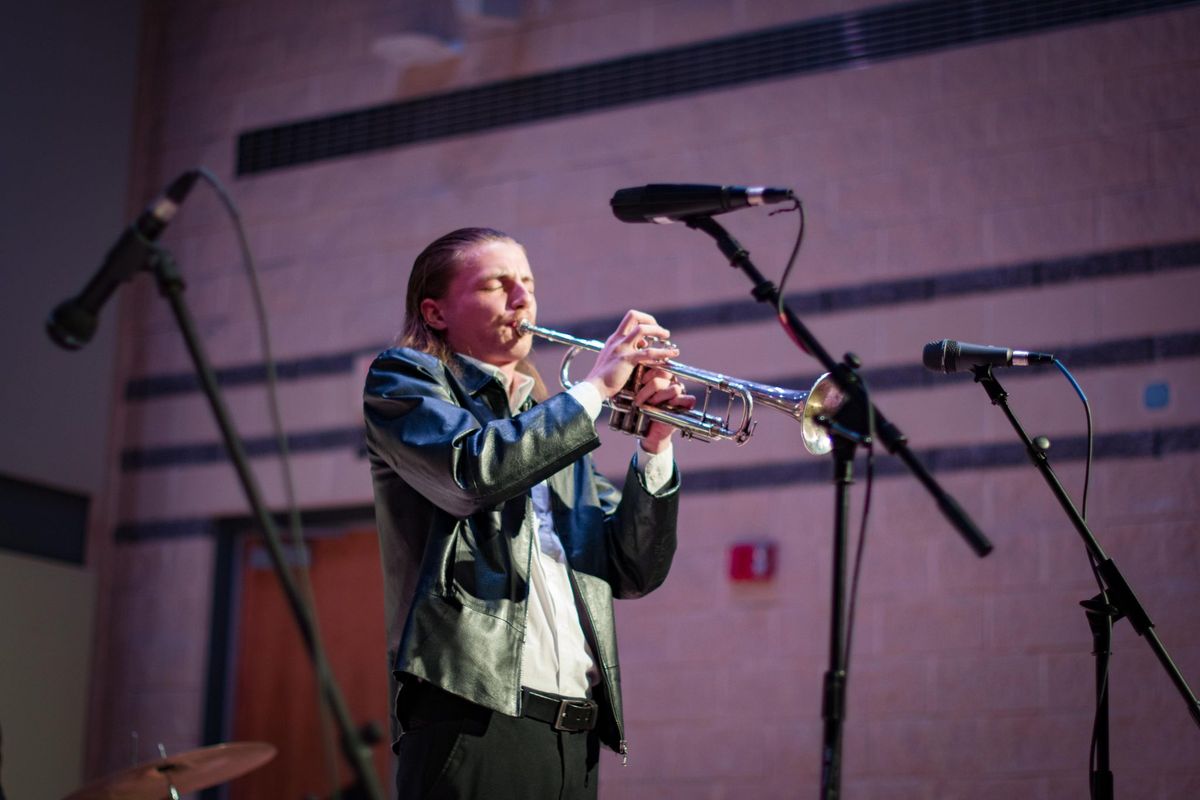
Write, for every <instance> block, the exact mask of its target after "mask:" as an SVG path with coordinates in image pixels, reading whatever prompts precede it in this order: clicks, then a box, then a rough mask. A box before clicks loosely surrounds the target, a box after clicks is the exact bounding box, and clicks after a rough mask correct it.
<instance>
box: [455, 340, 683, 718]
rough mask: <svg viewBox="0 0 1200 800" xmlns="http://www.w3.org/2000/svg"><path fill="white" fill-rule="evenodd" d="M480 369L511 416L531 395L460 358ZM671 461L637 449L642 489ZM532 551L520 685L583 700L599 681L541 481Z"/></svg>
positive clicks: (586, 388)
mask: <svg viewBox="0 0 1200 800" xmlns="http://www.w3.org/2000/svg"><path fill="white" fill-rule="evenodd" d="M459 355H460V356H461V357H462V358H463V359H464V360H466V361H469V362H470V363H472V364H474V365H475V366H477V367H479V368H480V369H482V370H484V371H485V372H488V373H489V374H492V375H495V376H496V377H497V378H498V379H499V381H500V383H501V385H503V386H504V387H505V390H506V391H507V393H508V399H509V408H510V409H511V411H512V413H514V414H516V413H517V409H519V408H520V407H521V406H522V405H523V404H524V403H525V401H526V400H527V399H528V398H529V395H530V393H531V392H532V391H533V383H534V381H533V378H531V377H529V376H528V375H525V374H522V373H520V372H517V373H514V378H513V379H514V381H515V382H516V385H515V386H513V387H511V388H510V387H509V386H508V382H507V381H506V380H505V376H504V373H503V372H501V371H500V370H499V369H497V368H496V367H494V366H492V365H490V364H485V363H483V362H481V361H478V360H476V359H473V358H471V357H469V356H462V354H461V353H460V354H459ZM567 393H568V394H569V395H571V397H572V398H574V399H575V401H576V402H578V403H579V404H580V405H581V406H583V408H584V410H585V411H586V412H587V414H588V416H589V417H591V419H592V421H593V422H595V421H596V418H597V417H598V416H599V415H600V409H601V408H602V407H603V405H604V400H603V398H602V397H601V396H600V392H599V391H597V389H596V387H594V386H592V384H590V383H588V382H587V381H580V382H579V383H576V384H575V385H574V386H572V387H571V388H570V390H569V391H568V392H567ZM674 465H675V460H674V455H673V450H672V447H671V445H670V443H668V444H667V448H666V449H665V450H664V451H663V452H661V453H655V454H649V453H646V452H644V451H641V450H640V448H639V453H638V458H637V468H638V470H639V471H640V472H641V473H642V479H643V481H644V482H645V485H646V489H647V490H648V491H650V492H651V493H654V492H657V491H659V490H660V489H662V488H663V487H664V486H666V485H667V483H668V481H670V479H671V473H672V472H673V470H674ZM530 494H531V498H532V504H533V512H534V517H535V524H536V533H537V543H538V547H537V549H536V550H535V551H534V556H535V557H534V558H533V559H532V563H531V564H530V567H529V601H528V603H527V608H528V611H527V614H526V618H525V647H524V651H523V654H522V659H521V684H522V685H523V686H526V687H528V688H530V689H536V690H538V691H542V692H549V693H551V694H557V695H563V696H564V697H588V696H590V688H591V687H592V686H595V685H596V684H597V683H599V682H600V670H599V668H598V666H597V665H596V659H595V655H594V653H593V652H592V648H591V645H590V644H589V643H588V639H587V636H585V635H584V632H583V626H582V624H581V623H580V615H581V614H582V613H584V612H583V611H582V606H581V605H580V603H579V600H578V598H577V596H576V594H575V591H574V590H573V588H572V586H571V579H570V575H569V573H568V571H567V569H568V567H567V557H566V553H565V552H564V551H563V546H562V540H560V539H559V538H558V533H556V532H555V530H554V518H553V515H552V513H551V507H550V487H549V486H547V485H546V482H545V481H542V482H540V483H538V484H537V485H535V486H534V487H533V488H532V489H531V490H530Z"/></svg>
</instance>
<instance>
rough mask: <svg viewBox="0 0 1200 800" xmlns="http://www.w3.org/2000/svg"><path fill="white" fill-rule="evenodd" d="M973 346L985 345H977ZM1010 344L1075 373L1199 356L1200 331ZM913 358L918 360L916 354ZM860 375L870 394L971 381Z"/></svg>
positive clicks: (908, 373) (891, 372)
mask: <svg viewBox="0 0 1200 800" xmlns="http://www.w3.org/2000/svg"><path fill="white" fill-rule="evenodd" d="M976 344H985V343H984V342H976ZM1009 344H1017V345H1018V346H1019V347H1020V348H1022V349H1025V350H1034V351H1039V352H1049V353H1053V354H1054V355H1056V356H1058V360H1059V361H1061V362H1063V364H1065V365H1066V367H1067V369H1069V370H1071V371H1076V370H1085V369H1090V368H1092V367H1114V366H1128V365H1131V364H1150V363H1157V362H1160V361H1170V360H1173V359H1179V358H1195V357H1196V356H1200V331H1185V332H1182V333H1169V334H1164V335H1162V336H1139V337H1133V338H1130V339H1110V340H1109V341H1107V342H1095V343H1093V344H1087V345H1071V346H1058V347H1055V346H1049V347H1041V346H1038V345H1036V344H1034V345H1028V344H1026V343H1023V342H1018V343H1012V342H1006V343H1005V345H1006V346H1007V345H1009ZM914 355H915V356H918V357H919V354H914ZM1047 369H1050V370H1053V367H1032V368H1024V367H1014V368H1012V369H1009V370H1005V371H1004V380H1005V382H1007V381H1009V380H1010V379H1013V378H1016V379H1021V378H1033V377H1037V376H1039V375H1045V371H1046V370H1047ZM818 374H819V373H815V372H810V373H805V374H802V375H787V376H783V377H778V378H773V379H770V380H766V381H760V383H768V384H771V385H773V386H791V387H795V388H803V389H807V388H809V387H810V386H812V385H813V382H814V381H816V379H817V376H818ZM862 375H863V380H864V381H866V384H867V387H868V388H869V389H871V390H872V391H891V390H896V389H913V388H934V387H936V386H940V385H944V384H945V383H946V382H947V381H960V382H961V381H970V380H972V379H973V376H972V374H971V373H970V372H967V371H964V372H952V373H950V374H944V373H940V372H932V371H930V370H928V369H926V368H925V366H924V365H923V364H919V363H918V364H896V365H893V366H885V367H877V368H872V367H870V366H869V365H868V366H867V367H865V368H864V369H863V370H862ZM1085 391H1086V390H1085Z"/></svg>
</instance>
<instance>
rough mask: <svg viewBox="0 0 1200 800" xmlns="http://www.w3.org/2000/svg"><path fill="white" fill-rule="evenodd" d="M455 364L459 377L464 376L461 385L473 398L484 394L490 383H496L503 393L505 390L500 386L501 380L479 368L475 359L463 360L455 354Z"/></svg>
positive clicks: (460, 380) (460, 381)
mask: <svg viewBox="0 0 1200 800" xmlns="http://www.w3.org/2000/svg"><path fill="white" fill-rule="evenodd" d="M454 362H455V364H456V365H457V366H458V371H459V375H460V376H462V377H461V378H460V379H459V383H461V384H462V387H463V388H464V389H466V390H467V393H468V394H470V395H471V396H472V397H474V396H475V395H477V394H479V393H480V392H482V391H483V390H484V389H485V388H486V387H487V385H488V384H489V383H495V384H496V385H497V386H498V387H499V388H500V390H501V391H503V390H504V387H503V386H501V385H500V382H499V380H497V379H496V378H495V377H494V376H492V375H490V374H488V373H487V372H486V371H484V370H483V369H480V368H479V366H478V365H476V364H475V363H474V360H473V359H467V358H463V357H462V356H460V355H458V354H457V353H455V354H454Z"/></svg>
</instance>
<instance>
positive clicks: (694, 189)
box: [609, 183, 796, 224]
mask: <svg viewBox="0 0 1200 800" xmlns="http://www.w3.org/2000/svg"><path fill="white" fill-rule="evenodd" d="M795 197H796V195H795V194H794V193H793V192H792V190H791V189H776V188H773V187H769V186H709V185H705V184H699V183H651V184H649V185H648V186H634V187H631V188H629V189H618V190H617V193H616V194H614V195H613V196H612V200H610V201H609V203H610V204H611V205H612V210H613V214H614V215H616V217H617V219H619V220H621V221H622V222H658V223H664V224H665V223H668V222H675V221H677V220H681V219H687V218H688V217H701V216H703V217H707V216H711V215H713V214H724V213H725V212H726V211H734V210H735V209H739V208H745V207H746V206H761V205H764V204H766V203H783V202H785V201H787V200H793V199H795Z"/></svg>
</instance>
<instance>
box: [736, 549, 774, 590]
mask: <svg viewBox="0 0 1200 800" xmlns="http://www.w3.org/2000/svg"><path fill="white" fill-rule="evenodd" d="M773 577H775V543H774V542H768V541H758V542H738V543H737V544H735V545H733V546H732V547H730V548H729V579H730V580H732V581H733V582H734V583H743V582H746V581H750V582H762V581H769V580H771V578H773Z"/></svg>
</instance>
